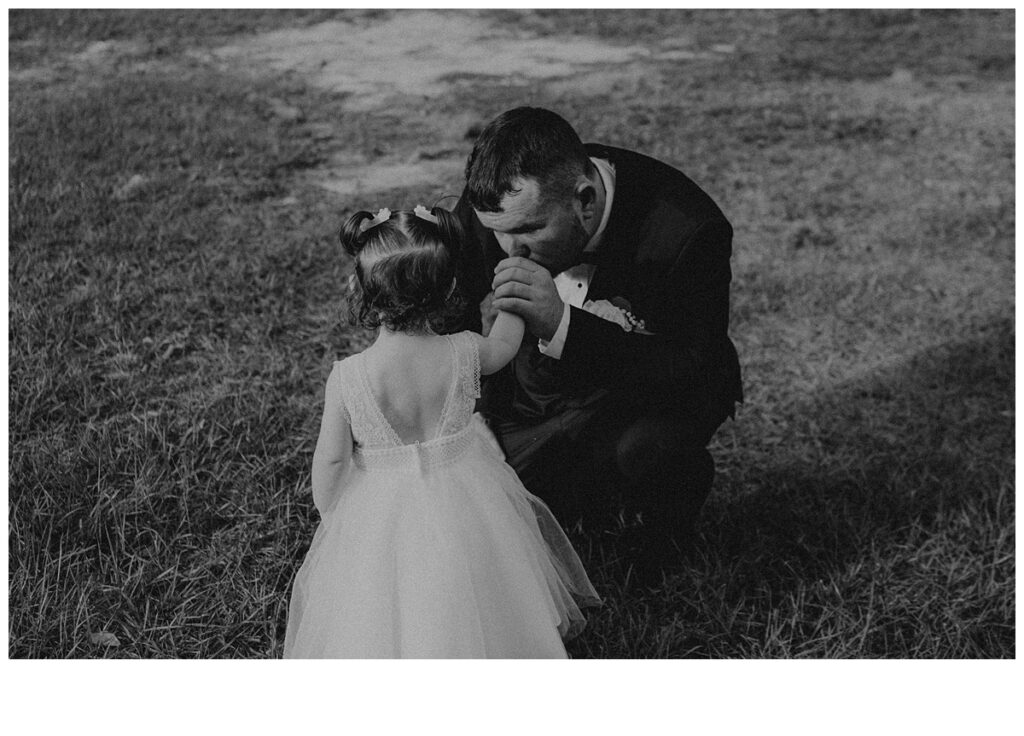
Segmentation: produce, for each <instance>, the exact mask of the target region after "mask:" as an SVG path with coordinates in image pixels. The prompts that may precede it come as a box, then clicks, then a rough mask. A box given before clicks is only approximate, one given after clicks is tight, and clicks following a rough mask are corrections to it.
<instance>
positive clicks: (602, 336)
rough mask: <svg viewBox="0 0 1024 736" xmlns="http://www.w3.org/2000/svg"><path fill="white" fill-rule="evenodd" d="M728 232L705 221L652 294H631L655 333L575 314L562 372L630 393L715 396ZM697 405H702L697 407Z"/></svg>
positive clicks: (723, 334) (723, 330)
mask: <svg viewBox="0 0 1024 736" xmlns="http://www.w3.org/2000/svg"><path fill="white" fill-rule="evenodd" d="M731 254H732V228H731V226H730V225H729V223H728V222H727V221H725V220H724V219H723V220H711V221H708V222H706V223H704V224H703V225H702V226H701V227H699V228H697V229H696V230H695V231H694V232H693V233H692V235H691V236H690V237H689V238H688V239H687V242H686V243H684V244H683V246H682V247H681V248H680V250H679V255H678V256H677V258H676V261H675V263H674V264H673V266H672V268H671V269H670V271H669V274H668V275H667V277H666V278H665V280H664V281H663V283H664V284H665V286H663V287H661V288H660V289H659V291H658V293H655V294H637V299H636V301H635V303H636V306H637V307H638V309H637V312H638V316H640V317H642V318H644V319H646V321H647V324H648V327H649V328H650V329H651V330H652V331H653V332H654V333H655V334H653V335H644V334H640V333H636V332H625V331H624V330H623V329H622V328H621V327H619V326H618V325H617V324H615V323H612V322H609V321H607V320H604V319H601V318H600V317H597V316H596V315H593V314H590V313H589V312H585V311H584V310H582V309H577V308H575V307H573V308H572V310H571V316H570V321H569V329H568V333H567V336H566V341H565V346H564V349H563V351H562V355H561V359H560V361H561V364H562V365H563V366H564V369H565V370H566V371H567V372H568V373H569V374H570V375H574V376H576V377H577V378H578V379H579V380H585V381H589V382H592V383H596V384H598V385H603V386H616V385H619V386H621V385H635V386H642V387H644V388H645V390H646V389H651V390H654V391H658V392H660V393H661V394H662V395H664V396H666V398H668V397H672V396H679V395H681V394H682V395H692V396H693V397H694V398H697V399H701V398H706V399H710V398H711V397H710V396H706V397H702V394H704V395H706V394H709V393H718V392H717V391H714V389H715V388H716V387H717V386H718V385H719V383H720V381H719V380H716V379H717V378H718V377H719V374H720V373H722V372H723V370H724V368H725V366H723V361H725V360H726V359H727V357H726V356H725V355H724V353H725V351H726V350H727V348H726V345H727V344H728V339H727V328H728V320H729V283H730V281H731V280H732V272H731V269H730V266H729V258H730V256H731ZM701 403H703V401H702V402H701Z"/></svg>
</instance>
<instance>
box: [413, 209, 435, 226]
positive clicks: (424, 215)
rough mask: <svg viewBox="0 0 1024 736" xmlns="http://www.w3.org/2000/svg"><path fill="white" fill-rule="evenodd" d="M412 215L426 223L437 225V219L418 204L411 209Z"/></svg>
mask: <svg viewBox="0 0 1024 736" xmlns="http://www.w3.org/2000/svg"><path fill="white" fill-rule="evenodd" d="M412 213H413V214H414V215H416V217H418V218H420V219H421V220H426V221H427V222H432V223H434V224H435V225H436V224H437V217H436V216H434V215H432V214H430V210H428V209H427V208H426V207H424V206H423V205H421V204H418V205H416V206H415V207H413V208H412Z"/></svg>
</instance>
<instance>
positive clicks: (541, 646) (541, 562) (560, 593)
mask: <svg viewBox="0 0 1024 736" xmlns="http://www.w3.org/2000/svg"><path fill="white" fill-rule="evenodd" d="M446 339H447V340H448V343H449V346H450V348H451V355H452V358H453V361H452V363H453V364H454V365H455V366H457V370H456V371H455V375H454V376H453V379H452V383H451V388H450V390H449V393H448V398H447V400H446V402H445V405H444V409H443V410H442V413H441V421H440V423H439V429H438V435H437V437H436V438H435V439H433V440H431V441H429V442H422V443H415V444H411V445H410V444H405V445H403V444H402V442H401V440H400V439H399V437H398V434H397V433H396V432H395V431H394V429H393V428H392V427H391V426H390V425H389V424H388V422H387V420H386V419H385V418H384V415H383V413H382V412H381V410H380V408H379V407H378V406H377V404H376V401H375V400H374V398H373V394H372V392H371V390H370V384H369V382H368V379H367V374H366V367H365V362H364V357H363V355H362V354H359V355H355V356H352V357H349V358H347V359H345V360H343V361H339V362H338V363H336V364H335V366H334V370H333V371H332V374H331V378H330V379H329V386H330V383H331V382H332V381H334V382H336V384H335V385H336V387H337V388H338V389H339V390H338V391H337V392H336V393H334V392H332V391H331V389H330V387H329V388H328V392H327V395H328V400H330V397H331V396H332V393H334V395H335V396H338V395H340V400H341V403H342V410H343V411H345V412H346V413H347V415H348V417H349V420H350V423H351V427H352V436H353V438H354V440H355V449H354V454H353V462H352V463H351V465H350V468H349V470H348V471H346V473H345V475H344V477H343V479H342V481H341V482H340V483H339V487H338V488H336V489H334V491H333V493H332V495H331V496H330V497H329V498H317V499H314V501H315V503H316V505H317V508H318V510H319V511H320V514H321V517H322V521H321V523H320V526H319V527H318V528H317V530H316V533H315V535H314V537H313V542H312V544H311V545H310V549H309V552H308V553H307V555H306V559H305V561H304V562H303V564H302V567H301V568H300V569H299V572H298V574H297V575H296V578H295V584H294V586H293V590H292V598H291V604H290V607H289V612H288V627H287V633H286V635H285V646H284V656H285V657H292V658H309V657H356V658H369V657H422V658H441V657H446V658H447V657H476V658H482V657H488V658H494V657H498V658H511V657H517V658H540V657H565V656H566V652H565V647H564V646H563V644H562V637H563V636H570V635H572V634H574V633H576V632H577V631H578V630H579V629H580V628H582V625H583V623H584V617H583V614H582V613H581V611H580V608H579V605H591V604H597V603H599V602H600V601H599V598H598V596H597V593H596V592H595V590H594V588H593V586H592V585H591V583H590V581H589V580H588V579H587V575H586V572H585V571H584V569H583V566H582V564H581V563H580V560H579V557H577V555H576V553H575V551H574V550H573V548H572V546H571V544H570V543H569V540H568V539H567V538H566V536H565V534H564V533H563V532H562V529H561V527H560V526H559V525H558V523H557V521H556V520H555V519H554V517H553V516H552V514H551V512H550V511H549V510H548V508H547V506H545V505H544V503H543V502H542V501H541V500H540V499H538V498H537V497H536V496H533V495H531V494H530V493H529V492H528V491H527V490H526V489H525V488H524V487H523V485H522V483H521V482H520V481H519V478H518V477H517V476H516V474H515V472H514V471H513V470H512V468H511V467H509V466H508V465H507V464H506V463H505V462H504V460H503V458H502V456H501V452H500V450H499V449H498V446H497V444H496V443H495V441H494V438H493V436H491V434H490V432H489V430H488V429H487V427H486V426H485V425H484V424H483V422H482V420H480V419H479V417H478V416H477V415H474V414H473V406H474V402H475V399H476V398H477V397H478V396H479V395H480V359H479V355H478V353H477V344H476V342H475V340H474V339H473V337H472V336H471V335H470V334H469V333H460V334H457V335H453V336H447V338H446ZM574 596H575V598H576V599H575V600H574Z"/></svg>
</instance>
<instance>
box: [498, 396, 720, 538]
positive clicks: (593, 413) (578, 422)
mask: <svg viewBox="0 0 1024 736" xmlns="http://www.w3.org/2000/svg"><path fill="white" fill-rule="evenodd" d="M728 414H729V411H728V410H725V409H723V410H721V411H720V412H717V413H708V412H707V411H706V410H705V411H704V412H701V411H687V410H685V409H680V408H678V407H677V408H674V409H667V408H665V407H664V406H659V405H658V404H657V402H655V401H651V400H649V399H648V400H644V398H643V397H640V396H636V395H624V394H621V393H620V394H618V395H615V394H612V393H610V392H608V391H607V390H602V391H598V392H596V393H594V394H592V395H591V396H589V397H587V398H586V399H584V400H582V401H579V402H577V403H576V404H574V405H572V406H568V407H565V408H564V409H563V410H562V411H560V412H559V413H558V414H555V415H554V416H552V417H549V418H548V419H546V420H544V421H542V422H540V423H536V424H526V423H523V422H517V421H515V420H510V419H507V418H501V417H494V416H489V417H487V419H488V424H489V425H490V427H491V429H492V431H493V432H494V433H495V435H496V436H497V438H498V441H499V442H500V443H501V445H502V448H503V449H504V451H505V455H506V460H507V462H508V463H509V465H511V466H512V467H513V468H514V469H515V470H516V472H517V473H518V474H519V477H520V479H522V481H523V483H524V485H526V487H527V488H528V489H529V490H530V492H532V493H534V494H535V495H537V496H539V497H540V498H542V499H543V500H544V501H545V502H546V503H547V504H548V505H549V506H551V508H552V511H553V512H554V513H555V514H556V516H558V518H559V519H560V520H562V522H563V523H567V522H571V521H572V520H574V519H575V518H579V517H580V516H584V517H585V516H587V515H588V511H590V510H593V508H594V507H595V506H599V505H601V504H602V502H603V501H604V500H605V499H607V498H608V496H609V494H616V493H618V494H621V498H622V500H623V501H624V502H625V503H626V505H627V507H628V508H630V509H635V510H636V511H638V512H639V513H640V514H641V515H642V518H643V524H644V528H645V530H646V531H649V532H650V534H651V536H652V537H653V539H652V540H651V541H652V542H654V543H658V542H659V541H663V540H664V539H668V538H678V537H680V536H681V535H682V536H688V535H689V532H690V531H691V530H692V526H693V523H694V522H695V521H696V519H697V517H698V516H699V514H700V509H701V507H702V506H703V504H704V501H705V499H706V498H707V497H708V494H709V493H710V492H711V486H712V482H713V480H714V472H715V466H714V461H713V459H712V457H711V454H710V453H709V452H708V450H707V444H708V442H709V441H710V439H711V437H712V435H713V434H714V433H715V431H716V430H717V429H718V427H719V426H720V425H721V424H722V422H723V421H725V418H726V417H727V416H728ZM605 505H606V504H605Z"/></svg>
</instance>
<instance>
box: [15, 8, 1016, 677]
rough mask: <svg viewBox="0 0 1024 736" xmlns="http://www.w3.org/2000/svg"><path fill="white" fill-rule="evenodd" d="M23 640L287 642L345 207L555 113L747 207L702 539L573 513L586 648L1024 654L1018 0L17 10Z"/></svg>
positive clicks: (417, 191) (426, 196)
mask: <svg viewBox="0 0 1024 736" xmlns="http://www.w3.org/2000/svg"><path fill="white" fill-rule="evenodd" d="M9 41H10V55H9V62H10V72H9V86H10V93H9V106H10V113H9V118H10V140H9V162H10V163H9V174H10V186H9V190H8V207H9V213H10V218H9V221H10V225H9V270H8V282H9V287H10V297H9V308H10V318H9V341H10V353H9V356H10V357H9V400H10V424H9V440H10V444H9V447H10V465H9V469H8V483H9V500H8V513H9V522H8V523H9V557H10V567H9V572H8V580H9V622H8V631H9V641H10V643H9V653H8V654H9V657H11V658H94V657H124V658H242V657H245V658H268V657H275V656H278V655H279V654H280V647H281V644H282V637H283V630H284V622H285V612H286V605H287V596H288V592H289V588H290V584H291V579H292V576H293V575H294V573H295V571H296V569H297V567H298V565H299V563H300V562H301V560H302V557H303V555H304V553H305V550H306V547H307V546H308V544H309V541H310V538H311V535H312V532H313V529H314V527H315V524H316V522H317V516H316V512H315V510H314V509H313V507H312V500H311V498H310V494H309V486H308V474H309V466H310V460H311V456H312V451H313V446H314V442H315V439H316V431H317V427H318V426H319V411H320V401H321V396H322V387H323V381H324V379H325V378H326V376H327V372H328V370H329V367H330V364H331V363H332V361H334V360H336V359H339V358H340V357H343V356H345V355H348V354H350V353H352V352H353V351H356V350H359V349H360V348H361V347H363V346H364V345H366V344H367V342H368V340H369V339H370V336H369V335H367V334H365V333H362V332H360V331H353V329H352V328H350V327H348V326H347V325H346V324H345V322H344V319H343V313H342V310H343V301H342V296H343V290H344V284H345V280H346V277H347V275H348V273H349V268H350V266H349V263H348V262H347V261H346V259H345V258H344V257H343V255H342V253H341V250H340V248H339V246H338V244H337V242H336V239H335V232H336V229H337V227H338V226H339V224H340V223H341V222H342V221H343V219H344V218H345V217H347V216H348V214H350V213H351V212H352V211H354V210H357V209H373V210H375V209H376V208H377V207H380V206H385V205H387V206H391V207H396V206H411V205H413V204H416V203H417V202H422V203H424V204H428V205H429V204H433V203H434V202H437V201H442V202H445V201H447V202H451V203H454V199H451V200H444V199H443V198H444V197H448V196H451V195H457V194H458V192H459V190H460V182H461V167H462V165H463V163H464V161H465V156H466V155H467V153H468V152H469V149H470V147H471V144H472V137H473V134H474V131H475V130H478V129H479V126H480V125H481V123H482V122H485V121H487V120H489V119H490V118H491V117H493V116H494V115H496V114H497V113H498V112H501V111H502V110H504V109H506V108H508V107H513V106H516V105H519V104H524V103H527V104H535V105H541V106H546V107H551V108H552V109H555V110H558V111H559V112H561V113H562V114H563V115H564V116H565V117H566V118H567V119H569V120H570V121H572V122H574V123H575V124H576V125H577V128H578V129H579V130H580V132H581V134H582V136H583V137H584V139H585V140H595V141H601V142H604V143H609V144H612V145H619V146H623V147H629V148H636V149H638V150H641V151H643V152H646V153H648V154H650V155H653V156H655V157H658V158H661V159H663V160H665V161H668V162H670V163H672V164H675V165H676V166H678V167H679V168H681V169H682V170H683V171H685V172H687V173H688V174H689V175H690V176H691V177H692V178H693V179H695V180H696V181H697V182H698V183H699V184H700V185H701V186H702V187H703V188H705V189H706V190H707V191H708V192H709V193H710V194H711V195H712V196H713V197H714V198H715V199H716V200H717V201H718V202H719V203H720V205H721V206H722V209H723V210H724V211H725V213H726V215H727V216H728V217H729V218H730V220H731V221H732V223H733V224H734V226H735V231H736V236H735V242H734V258H733V273H734V282H733V302H732V307H733V311H732V322H731V333H732V335H733V337H734V340H735V342H736V344H737V347H738V349H739V353H740V358H741V362H742V365H743V370H744V383H745V388H746V393H747V401H746V404H745V405H744V406H743V407H742V410H741V411H740V413H739V415H738V417H737V420H736V421H735V422H728V423H727V424H726V425H725V426H724V427H723V428H722V430H720V432H719V434H718V435H717V437H716V438H715V440H714V442H713V447H712V450H713V452H714V454H715V457H716V459H717V462H718V467H719V473H718V477H717V479H716V484H715V489H714V491H713V493H712V496H711V499H710V500H709V503H708V507H707V508H706V509H705V513H704V516H703V517H702V520H701V522H700V525H699V534H700V539H699V540H698V541H699V543H698V546H697V549H698V551H697V553H696V555H695V557H694V559H693V560H692V562H691V564H690V565H689V566H688V567H687V569H686V571H685V572H684V573H683V574H680V575H676V576H672V577H670V578H668V579H666V580H665V581H664V583H663V584H662V585H661V586H658V587H656V588H642V587H639V586H637V585H635V584H634V583H633V581H632V578H631V576H630V575H629V574H628V570H627V569H626V568H625V566H624V564H623V559H622V557H621V555H620V554H619V552H618V547H617V544H616V542H617V539H618V536H619V535H620V534H621V533H622V531H623V529H624V528H625V527H628V526H629V524H630V523H631V520H630V519H623V518H618V517H617V516H616V513H615V509H609V510H608V513H607V514H605V515H604V517H601V516H600V515H598V518H597V519H596V520H589V519H588V520H587V521H585V522H580V523H576V520H572V519H566V520H565V523H566V525H567V526H568V527H570V532H571V534H572V536H573V540H574V542H576V544H577V545H578V548H579V549H580V552H581V556H582V557H583V558H584V562H585V563H586V564H587V566H588V569H589V570H590V571H591V574H592V578H593V579H594V581H595V584H596V585H597V587H598V589H599V592H601V594H602V595H603V596H604V598H605V599H606V601H607V605H606V606H605V607H604V608H603V609H601V610H600V611H598V612H596V613H595V614H593V615H592V618H591V622H590V625H589V626H588V628H587V630H586V631H585V632H584V634H583V635H582V636H581V637H580V638H579V639H577V640H575V641H574V642H572V644H571V649H570V651H571V654H572V655H573V656H574V657H579V658H654V657H658V658H661V657H691V658H799V657H804V658H1013V657H1015V649H1014V641H1015V629H1014V618H1015V608H1014V605H1015V603H1014V601H1015V561H1014V550H1015V487H1014V456H1013V454H1014V449H1013V448H1014V335H1015V326H1014V281H1013V270H1014V235H1015V221H1014V207H1015V190H1014V143H1015V140H1014V103H1015V94H1014V89H1015V79H1014V64H1015V59H1014V16H1013V12H1012V11H880V10H873V11H796V10H790V11H771V12H769V11H750V10H747V11H726V10H719V11H683V10H658V11H641V12H628V11H517V12H511V11H492V12H470V11H448V12H441V11H430V12H420V11H326V10H318V11H294V12H291V11H289V12H283V11H282V12H276V11H210V12H199V11H161V12H155V11H126V10H110V11H72V10H60V11H11V14H10V36H9Z"/></svg>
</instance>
